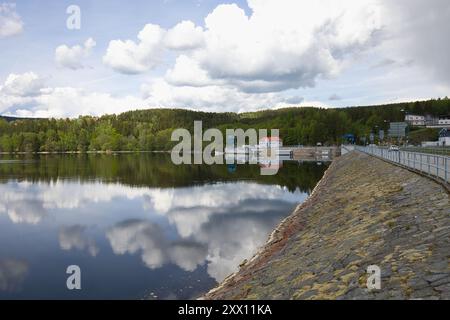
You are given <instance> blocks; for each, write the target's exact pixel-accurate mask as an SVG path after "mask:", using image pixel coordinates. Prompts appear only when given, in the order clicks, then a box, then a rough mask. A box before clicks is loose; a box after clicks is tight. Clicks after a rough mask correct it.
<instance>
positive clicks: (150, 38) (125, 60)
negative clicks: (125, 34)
mask: <svg viewBox="0 0 450 320" xmlns="http://www.w3.org/2000/svg"><path fill="white" fill-rule="evenodd" d="M164 35H165V30H163V29H162V28H161V27H160V26H158V25H154V24H147V25H146V26H145V27H144V28H143V29H142V30H141V31H140V32H139V34H138V40H139V41H138V42H137V43H136V42H135V41H133V40H125V41H122V40H113V41H111V42H110V43H109V46H108V49H107V51H106V55H105V56H104V57H103V62H104V63H105V64H106V65H108V66H110V67H111V68H113V69H114V70H116V71H118V72H121V73H125V74H136V73H142V72H145V71H148V70H150V69H152V68H153V67H155V66H157V65H158V63H160V61H161V56H162V53H163V47H162V45H161V43H162V41H163V39H164Z"/></svg>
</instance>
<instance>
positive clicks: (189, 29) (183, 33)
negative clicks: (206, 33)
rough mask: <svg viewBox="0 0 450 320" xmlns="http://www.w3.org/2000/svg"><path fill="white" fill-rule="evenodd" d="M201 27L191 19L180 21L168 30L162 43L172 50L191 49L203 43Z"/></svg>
mask: <svg viewBox="0 0 450 320" xmlns="http://www.w3.org/2000/svg"><path fill="white" fill-rule="evenodd" d="M203 41H204V38H203V28H202V27H198V26H196V25H195V24H194V23H193V22H192V21H182V22H180V23H179V24H177V25H176V26H175V27H173V28H172V29H170V30H168V32H167V34H166V36H165V38H164V45H165V46H166V47H167V48H168V49H172V50H192V49H195V48H199V47H201V46H202V45H203Z"/></svg>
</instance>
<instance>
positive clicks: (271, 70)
mask: <svg viewBox="0 0 450 320" xmlns="http://www.w3.org/2000/svg"><path fill="white" fill-rule="evenodd" d="M11 1H12V0H11ZM71 5H77V6H78V7H79V8H80V12H81V20H80V21H81V25H80V29H69V28H68V27H67V20H68V19H69V18H70V17H71V14H68V13H67V9H68V7H69V6H71ZM72 12H73V11H72ZM70 21H71V22H73V21H75V20H70ZM449 34H450V2H449V1H448V0H395V1H392V0H341V1H336V0H314V1H313V0H247V1H245V0H237V1H226V0H220V1H216V0H183V1H181V0H179V1H177V0H154V1H148V0H135V1H125V0H95V1H88V0H78V1H75V0H69V1H66V0H48V1H45V2H44V1H33V0H17V1H16V2H2V0H0V114H3V115H16V116H28V117H48V116H52V117H76V116H78V115H80V114H83V115H87V114H90V115H102V114H105V113H120V112H123V111H127V110H134V109H144V108H152V107H177V108H189V109H195V110H205V111H236V112H242V111H252V110H258V109H267V108H277V107H283V106H289V105H314V106H324V107H328V106H336V107H345V106H353V105H368V104H376V103H390V102H396V101H405V100H415V99H427V98H437V97H443V96H446V95H449V93H450V59H449V58H448V57H449V52H450V45H449V41H448V35H449Z"/></svg>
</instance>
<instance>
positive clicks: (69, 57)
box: [55, 38, 96, 70]
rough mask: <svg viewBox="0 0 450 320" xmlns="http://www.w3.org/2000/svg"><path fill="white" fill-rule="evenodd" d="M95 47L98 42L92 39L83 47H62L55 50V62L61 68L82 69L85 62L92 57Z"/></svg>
mask: <svg viewBox="0 0 450 320" xmlns="http://www.w3.org/2000/svg"><path fill="white" fill-rule="evenodd" d="M95 46H96V42H95V41H94V39H92V38H89V39H87V40H86V41H85V43H84V44H83V45H82V46H80V45H76V46H73V47H68V46H67V45H61V46H59V47H57V48H56V50H55V61H56V63H57V64H58V66H60V67H64V68H69V69H72V70H77V69H82V68H84V64H83V60H84V59H85V58H87V57H88V56H89V55H90V53H91V51H92V49H93V48H94V47H95Z"/></svg>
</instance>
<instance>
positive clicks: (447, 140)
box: [439, 129, 450, 147]
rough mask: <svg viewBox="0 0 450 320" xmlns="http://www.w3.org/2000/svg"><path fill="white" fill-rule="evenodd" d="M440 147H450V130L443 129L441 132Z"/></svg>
mask: <svg viewBox="0 0 450 320" xmlns="http://www.w3.org/2000/svg"><path fill="white" fill-rule="evenodd" d="M439 146H442V147H450V130H449V129H442V130H441V132H439Z"/></svg>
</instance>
